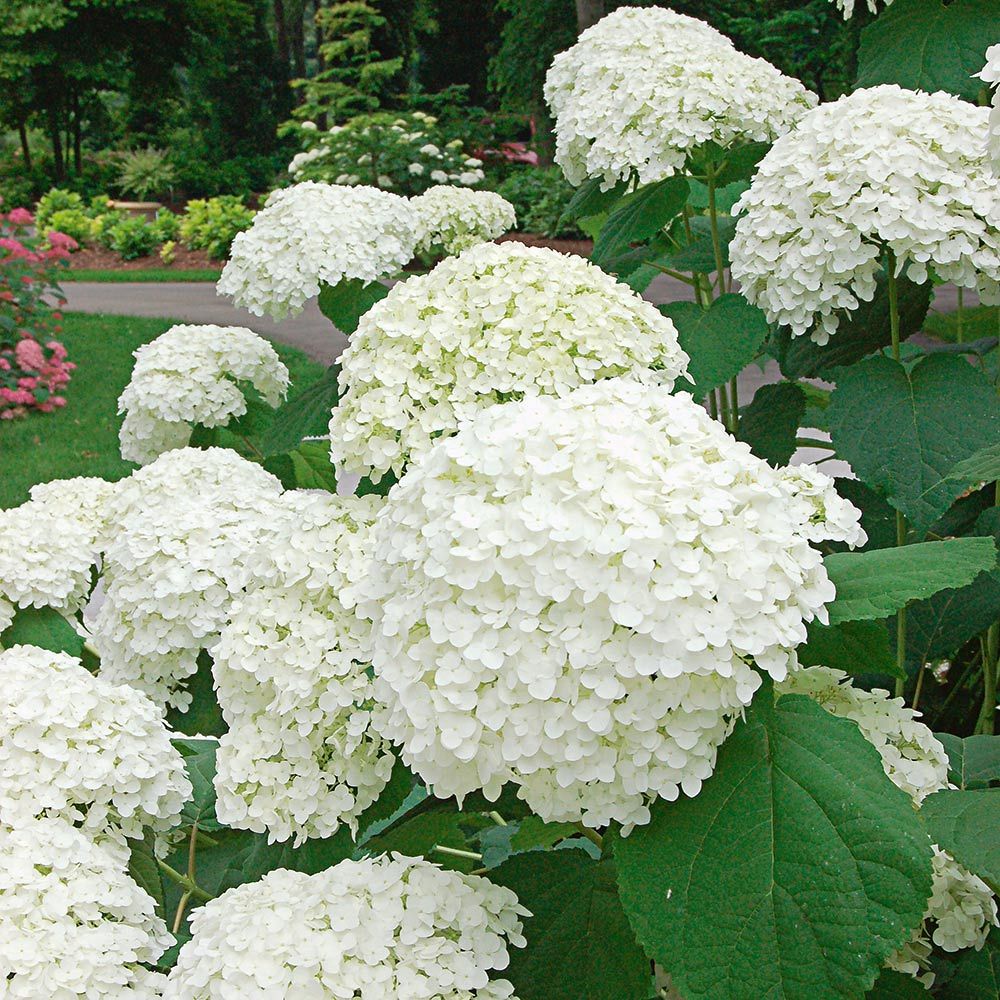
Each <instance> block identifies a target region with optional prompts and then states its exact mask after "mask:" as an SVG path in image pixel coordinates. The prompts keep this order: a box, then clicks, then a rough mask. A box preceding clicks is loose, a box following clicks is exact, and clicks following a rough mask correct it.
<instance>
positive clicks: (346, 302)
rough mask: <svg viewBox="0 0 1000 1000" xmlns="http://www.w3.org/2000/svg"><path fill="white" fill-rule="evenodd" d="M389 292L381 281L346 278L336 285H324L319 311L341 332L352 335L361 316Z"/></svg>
mask: <svg viewBox="0 0 1000 1000" xmlns="http://www.w3.org/2000/svg"><path fill="white" fill-rule="evenodd" d="M388 294H389V289H388V287H386V286H385V285H383V284H382V282H381V281H362V280H361V279H360V278H344V279H343V281H339V282H338V283H337V284H336V285H323V287H322V288H321V289H320V292H319V311H320V312H321V313H322V314H323V315H324V316H325V317H326V318H327V319H328V320H329V321H330V322H331V323H332V324H333V325H334V326H335V327H336V328H337V329H338V330H339V331H340V332H341V333H343V334H346V335H347V336H350V335H351V334H352V333H354V331H355V330H357V328H358V323H359V322H360V321H361V317H362V316H364V314H365V313H366V312H368V310H369V309H371V307H372V306H373V305H375V303H376V302H378V301H379V300H380V299H384V298H385V297H386V296H387V295H388Z"/></svg>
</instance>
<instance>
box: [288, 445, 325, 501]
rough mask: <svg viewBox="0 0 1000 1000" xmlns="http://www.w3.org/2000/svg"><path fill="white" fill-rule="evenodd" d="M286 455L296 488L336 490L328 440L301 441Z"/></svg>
mask: <svg viewBox="0 0 1000 1000" xmlns="http://www.w3.org/2000/svg"><path fill="white" fill-rule="evenodd" d="M288 457H289V459H290V460H291V463H292V470H293V475H294V478H295V485H296V487H297V488H298V489H300V490H327V491H329V492H330V493H336V492H337V475H336V471H335V470H334V468H333V465H332V463H331V462H330V442H329V441H303V442H302V443H301V444H300V445H299V446H298V447H297V448H295V449H293V450H292V451H290V452H289V453H288Z"/></svg>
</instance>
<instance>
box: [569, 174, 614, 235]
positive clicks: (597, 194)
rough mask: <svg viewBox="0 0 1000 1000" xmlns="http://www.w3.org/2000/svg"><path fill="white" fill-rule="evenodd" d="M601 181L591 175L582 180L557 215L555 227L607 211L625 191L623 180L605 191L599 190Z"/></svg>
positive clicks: (601, 179)
mask: <svg viewBox="0 0 1000 1000" xmlns="http://www.w3.org/2000/svg"><path fill="white" fill-rule="evenodd" d="M602 182H603V178H601V177H592V178H591V179H590V180H587V181H584V182H583V183H582V184H581V185H580V186H579V187H578V188H577V189H576V190H575V191H574V192H573V197H572V198H570V200H569V204H568V205H567V206H566V207H565V208H564V209H563V213H562V215H561V216H560V217H559V222H558V223H557V224H556V228H557V229H561V228H562V227H563V225H564V223H566V222H571V221H573V220H575V219H586V218H589V217H590V216H592V215H600V214H601V213H603V212H607V211H608V209H610V208H611V206H612V205H614V203H615V202H616V201H618V199H619V198H621V197H622V195H623V194H624V193H625V184H624V182H619V183H618V184H616V185H615V186H614V187H613V188H609V189H608V190H607V191H602V190H601V183H602Z"/></svg>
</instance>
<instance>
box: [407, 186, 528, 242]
mask: <svg viewBox="0 0 1000 1000" xmlns="http://www.w3.org/2000/svg"><path fill="white" fill-rule="evenodd" d="M410 204H411V205H413V207H414V208H415V209H416V211H417V215H418V218H419V226H420V239H419V240H418V242H417V250H418V251H419V252H421V253H425V254H442V255H449V254H457V253H461V252H462V251H463V250H468V249H469V248H470V247H474V246H476V244H478V243H487V242H489V241H490V240H495V239H496V238H497V237H498V236H503V234H504V233H506V232H508V231H509V230H511V229H513V228H514V227H515V226H516V225H517V214H516V213H515V211H514V206H513V205H512V204H511V203H510V202H509V201H507V199H506V198H502V197H501V196H500V195H498V194H496V193H494V192H493V191H470V190H469V189H468V188H461V187H454V186H450V185H446V184H437V185H435V186H434V187H432V188H428V189H427V190H426V191H425V192H424V193H423V194H421V195H418V196H417V197H415V198H412V199H411V200H410Z"/></svg>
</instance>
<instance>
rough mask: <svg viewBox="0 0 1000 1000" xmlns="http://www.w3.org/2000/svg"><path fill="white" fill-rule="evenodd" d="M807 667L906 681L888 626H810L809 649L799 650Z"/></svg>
mask: <svg viewBox="0 0 1000 1000" xmlns="http://www.w3.org/2000/svg"><path fill="white" fill-rule="evenodd" d="M796 654H797V655H798V658H799V663H801V664H802V666H804V667H815V666H825V667H834V668H836V669H837V670H843V671H844V672H845V673H848V674H852V675H854V676H857V675H859V674H885V675H887V676H890V677H902V676H904V674H903V673H902V672H901V671H900V670H899V668H898V667H897V666H896V659H895V657H894V656H893V653H892V648H891V647H890V646H889V632H888V630H887V629H886V627H885V622H880V621H846V622H841V623H840V624H839V625H821V624H820V623H819V622H817V621H812V622H810V623H809V632H808V636H807V638H806V642H805V645H803V646H799V648H798V649H797V650H796Z"/></svg>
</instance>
